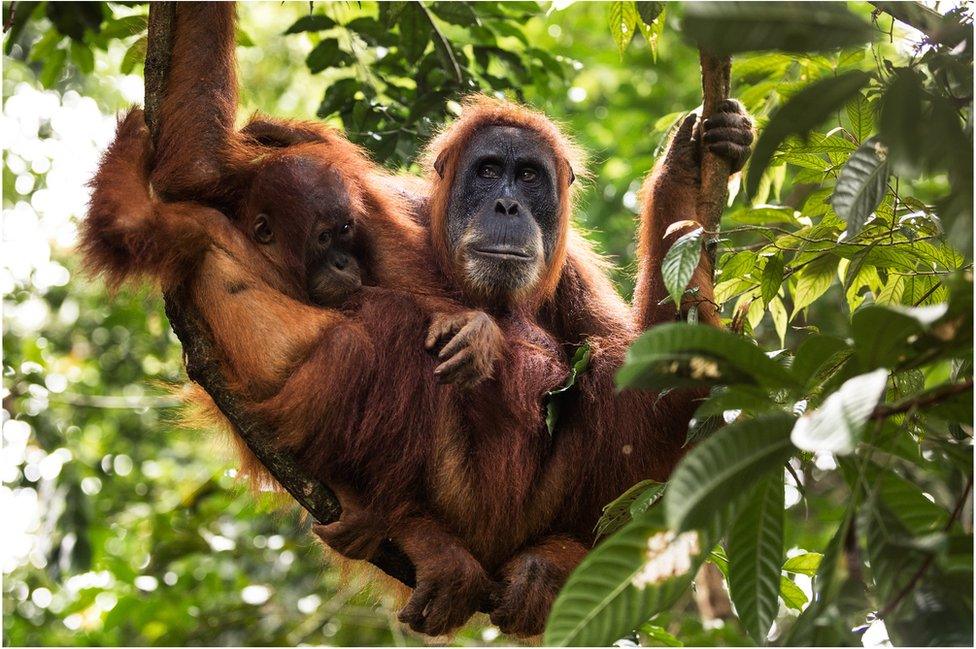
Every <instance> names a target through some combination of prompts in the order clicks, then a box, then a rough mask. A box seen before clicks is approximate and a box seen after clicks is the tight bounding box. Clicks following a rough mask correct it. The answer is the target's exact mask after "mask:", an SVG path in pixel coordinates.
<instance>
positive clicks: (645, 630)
mask: <svg viewBox="0 0 976 649" xmlns="http://www.w3.org/2000/svg"><path fill="white" fill-rule="evenodd" d="M638 4H641V3H638ZM647 4H658V3H647ZM637 631H638V633H641V634H643V635H646V636H647V637H648V639H650V640H653V641H654V642H656V643H658V644H661V645H664V646H665V647H683V646H685V643H683V642H682V641H681V640H678V639H677V638H676V637H674V636H673V635H671V634H670V633H668V630H667V629H665V628H664V627H661V626H658V625H656V624H651V623H650V622H645V623H644V624H642V625H640V627H638V628H637Z"/></svg>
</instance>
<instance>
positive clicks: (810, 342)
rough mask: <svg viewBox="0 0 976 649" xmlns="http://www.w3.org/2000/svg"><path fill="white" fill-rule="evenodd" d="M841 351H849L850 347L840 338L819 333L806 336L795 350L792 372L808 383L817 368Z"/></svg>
mask: <svg viewBox="0 0 976 649" xmlns="http://www.w3.org/2000/svg"><path fill="white" fill-rule="evenodd" d="M841 352H850V347H848V346H847V343H845V342H844V341H843V340H841V339H840V338H835V337H833V336H821V335H819V334H814V335H812V336H808V337H807V338H806V339H805V340H804V341H803V342H802V343H800V346H799V347H798V348H797V350H796V356H795V357H794V359H793V368H792V369H793V374H794V375H795V376H796V377H797V378H798V379H799V380H801V381H803V382H804V383H809V381H810V379H812V378H813V377H814V376H815V375H816V373H817V370H819V369H820V368H822V367H823V366H824V365H826V364H827V363H829V362H830V361H831V360H832V359H834V357H835V356H836V355H837V354H838V353H841ZM835 362H836V361H835Z"/></svg>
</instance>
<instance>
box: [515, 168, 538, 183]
mask: <svg viewBox="0 0 976 649" xmlns="http://www.w3.org/2000/svg"><path fill="white" fill-rule="evenodd" d="M538 179H539V172H537V171H536V170H535V169H533V168H532V167H525V168H524V169H522V171H520V172H519V180H521V181H522V182H524V183H534V182H535V181H536V180H538Z"/></svg>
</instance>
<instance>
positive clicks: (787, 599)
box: [779, 577, 809, 611]
mask: <svg viewBox="0 0 976 649" xmlns="http://www.w3.org/2000/svg"><path fill="white" fill-rule="evenodd" d="M779 596H780V599H782V600H783V603H784V604H786V605H787V606H788V607H790V608H792V609H793V610H796V611H802V610H803V607H804V606H806V604H807V602H808V601H809V600H808V599H807V594H806V593H804V592H803V590H802V589H801V588H800V587H799V586H797V585H796V584H795V583H794V582H793V580H792V579H788V578H786V577H780V578H779Z"/></svg>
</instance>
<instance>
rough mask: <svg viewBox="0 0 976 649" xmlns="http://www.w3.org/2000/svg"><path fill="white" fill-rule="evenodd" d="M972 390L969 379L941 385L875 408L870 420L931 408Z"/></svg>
mask: <svg viewBox="0 0 976 649" xmlns="http://www.w3.org/2000/svg"><path fill="white" fill-rule="evenodd" d="M972 389H973V379H971V378H969V379H966V380H965V381H963V382H962V383H952V384H949V385H941V386H939V387H937V388H934V389H932V390H929V391H927V392H923V393H921V394H918V395H915V396H914V397H912V398H910V399H905V400H903V401H899V402H898V403H893V404H891V405H884V404H882V405H880V406H878V407H877V408H875V409H874V412H872V413H871V419H887V418H888V417H891V416H892V415H900V414H902V413H904V412H908V411H909V410H913V409H915V408H925V407H927V406H932V405H935V404H937V403H941V402H942V401H945V400H946V399H949V398H951V397H954V396H956V395H959V394H963V393H964V392H967V391H968V390H972Z"/></svg>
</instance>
